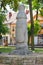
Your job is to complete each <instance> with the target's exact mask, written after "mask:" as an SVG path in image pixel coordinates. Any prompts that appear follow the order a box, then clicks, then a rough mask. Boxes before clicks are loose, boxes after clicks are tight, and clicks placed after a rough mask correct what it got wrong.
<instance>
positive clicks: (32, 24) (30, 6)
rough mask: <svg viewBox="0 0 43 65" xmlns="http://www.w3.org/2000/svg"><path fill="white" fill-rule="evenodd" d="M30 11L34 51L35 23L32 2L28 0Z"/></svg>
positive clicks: (32, 47)
mask: <svg viewBox="0 0 43 65" xmlns="http://www.w3.org/2000/svg"><path fill="white" fill-rule="evenodd" d="M28 2H29V9H30V20H31V49H32V50H34V21H33V14H32V0H28Z"/></svg>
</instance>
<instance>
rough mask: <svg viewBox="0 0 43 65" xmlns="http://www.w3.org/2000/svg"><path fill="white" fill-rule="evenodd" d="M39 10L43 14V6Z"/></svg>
mask: <svg viewBox="0 0 43 65" xmlns="http://www.w3.org/2000/svg"><path fill="white" fill-rule="evenodd" d="M39 11H40V15H41V16H43V8H41V9H40V10H39Z"/></svg>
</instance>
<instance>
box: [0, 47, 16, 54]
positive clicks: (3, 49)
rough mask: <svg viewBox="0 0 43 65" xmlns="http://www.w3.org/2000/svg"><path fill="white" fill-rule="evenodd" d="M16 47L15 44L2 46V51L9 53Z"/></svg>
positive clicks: (0, 50)
mask: <svg viewBox="0 0 43 65" xmlns="http://www.w3.org/2000/svg"><path fill="white" fill-rule="evenodd" d="M14 49H16V48H15V47H14V46H13V47H11V46H0V52H5V53H9V52H11V51H12V50H14Z"/></svg>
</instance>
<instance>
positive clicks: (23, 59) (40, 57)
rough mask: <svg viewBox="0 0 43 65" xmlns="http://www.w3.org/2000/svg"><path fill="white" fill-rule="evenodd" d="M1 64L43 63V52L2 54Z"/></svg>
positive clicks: (28, 64)
mask: <svg viewBox="0 0 43 65" xmlns="http://www.w3.org/2000/svg"><path fill="white" fill-rule="evenodd" d="M0 65H43V54H30V55H0Z"/></svg>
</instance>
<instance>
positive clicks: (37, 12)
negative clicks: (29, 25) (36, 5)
mask: <svg viewBox="0 0 43 65" xmlns="http://www.w3.org/2000/svg"><path fill="white" fill-rule="evenodd" d="M36 20H38V9H37V11H36Z"/></svg>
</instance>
